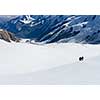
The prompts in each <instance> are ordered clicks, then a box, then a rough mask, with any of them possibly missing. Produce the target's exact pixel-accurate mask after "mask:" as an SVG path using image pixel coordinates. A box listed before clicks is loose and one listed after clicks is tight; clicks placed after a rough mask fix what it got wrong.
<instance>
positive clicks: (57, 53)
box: [0, 40, 100, 85]
mask: <svg viewBox="0 0 100 100" xmlns="http://www.w3.org/2000/svg"><path fill="white" fill-rule="evenodd" d="M80 56H84V60H83V61H81V62H80V61H79V60H78V59H79V57H80ZM0 84H36V85H37V84H40V85H41V84H44V85H45V84H47V85H48V84H78V85H80V84H100V45H89V44H75V43H59V44H57V43H54V44H45V45H35V44H29V43H14V42H13V43H7V42H5V41H3V40H0Z"/></svg>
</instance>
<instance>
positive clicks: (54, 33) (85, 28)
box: [0, 15, 100, 44]
mask: <svg viewBox="0 0 100 100" xmlns="http://www.w3.org/2000/svg"><path fill="white" fill-rule="evenodd" d="M0 28H1V29H4V30H7V31H8V32H11V33H13V34H14V35H15V36H16V37H18V38H24V39H29V40H30V42H31V41H35V42H41V43H54V42H57V43H59V42H63V43H66V42H75V43H89V44H99V43H100V16H99V15H19V16H18V15H14V16H10V15H9V16H0Z"/></svg>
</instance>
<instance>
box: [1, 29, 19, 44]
mask: <svg viewBox="0 0 100 100" xmlns="http://www.w3.org/2000/svg"><path fill="white" fill-rule="evenodd" d="M0 39H3V40H5V41H7V42H11V41H15V42H20V39H19V38H16V37H15V36H14V34H13V33H11V32H8V31H6V30H3V29H0Z"/></svg>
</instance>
